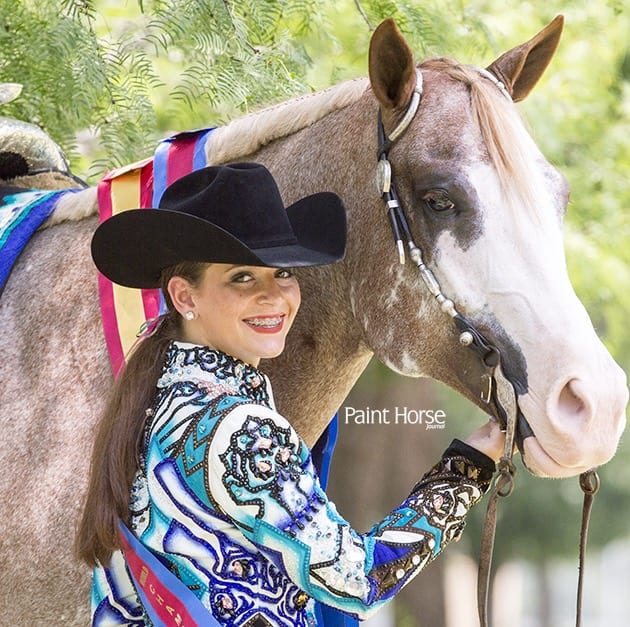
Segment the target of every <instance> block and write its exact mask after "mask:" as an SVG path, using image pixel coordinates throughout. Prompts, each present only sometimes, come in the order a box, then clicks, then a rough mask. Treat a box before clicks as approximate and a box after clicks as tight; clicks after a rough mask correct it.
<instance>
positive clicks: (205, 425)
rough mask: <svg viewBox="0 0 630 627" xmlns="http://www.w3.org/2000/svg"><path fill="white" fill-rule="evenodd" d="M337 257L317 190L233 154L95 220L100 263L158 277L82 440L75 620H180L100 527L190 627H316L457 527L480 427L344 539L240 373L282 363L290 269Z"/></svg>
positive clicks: (357, 606) (280, 423)
mask: <svg viewBox="0 0 630 627" xmlns="http://www.w3.org/2000/svg"><path fill="white" fill-rule="evenodd" d="M344 250H345V213H344V209H343V205H342V203H341V201H340V199H339V198H338V197H337V196H336V195H334V194H331V193H320V194H315V195H312V196H308V197H306V198H303V199H302V200H300V201H299V202H297V203H295V204H294V205H292V206H290V207H288V208H286V209H285V207H284V205H283V203H282V200H281V197H280V194H279V191H278V189H277V186H276V184H275V181H274V180H273V178H272V176H271V174H270V173H269V172H268V171H267V170H266V169H265V168H264V167H263V166H261V165H258V164H247V163H242V164H233V165H229V166H218V167H209V168H205V169H203V170H199V171H197V172H194V173H192V174H190V175H188V176H186V177H184V178H182V179H180V180H178V181H177V182H175V183H174V184H173V185H171V186H170V187H169V188H168V189H167V190H166V192H165V194H164V196H163V198H162V200H161V201H160V210H153V211H146V210H137V211H130V212H126V213H123V214H121V215H118V216H115V217H113V218H110V219H109V220H107V221H106V222H104V223H103V224H102V225H101V226H100V227H99V228H98V229H97V231H96V233H95V235H94V239H93V242H92V254H93V257H94V260H95V263H96V265H97V267H98V268H99V270H100V271H101V272H102V273H103V274H105V275H106V276H107V277H108V278H110V279H111V280H113V281H114V282H116V283H119V284H122V285H126V286H129V287H135V288H154V287H157V286H161V288H162V291H163V294H164V298H165V302H166V307H167V313H166V314H165V315H164V316H162V318H161V319H160V320H159V322H158V323H157V325H156V327H155V329H154V330H153V332H152V333H150V334H148V337H145V338H144V339H143V340H142V341H141V342H140V343H139V344H138V346H137V347H136V348H135V349H134V351H133V352H132V354H131V356H130V358H129V360H128V363H127V365H126V367H125V369H124V370H123V372H122V374H121V376H120V377H119V379H118V380H117V382H116V384H115V386H114V390H113V394H112V397H111V399H110V401H109V404H108V406H107V409H106V411H105V414H104V417H103V419H102V423H101V425H100V428H99V432H98V434H97V438H96V443H95V449H94V454H93V459H92V471H91V479H90V484H89V489H88V495H87V501H86V505H85V509H84V513H83V518H82V521H81V525H80V529H79V533H78V537H77V551H78V554H79V556H80V557H81V558H82V559H83V560H84V561H86V562H87V563H88V564H90V565H91V566H94V567H95V570H94V583H93V593H92V611H93V624H94V625H99V626H100V625H115V624H127V625H142V624H146V623H150V621H155V620H156V619H155V617H154V615H153V614H152V612H153V611H154V608H152V607H149V606H150V605H151V606H153V605H158V606H159V605H160V604H161V606H162V610H161V611H162V612H163V611H164V606H167V607H169V608H170V613H169V616H171V619H168V618H167V619H166V620H165V621H164V622H165V623H166V624H174V625H182V624H186V621H185V620H184V619H183V618H182V616H181V615H180V614H179V613H178V612H177V610H176V609H173V608H174V602H171V601H168V600H167V601H164V598H163V595H161V593H159V592H156V589H157V588H156V587H155V586H158V584H155V586H153V584H151V583H149V584H147V577H149V576H152V575H147V573H148V572H149V571H150V566H146V567H145V566H143V565H144V564H145V562H141V564H140V566H139V565H138V564H136V559H135V555H136V554H135V553H133V551H130V550H129V549H128V547H127V541H126V540H125V539H124V538H125V536H124V534H125V532H124V527H122V528H121V529H122V534H123V535H122V536H121V535H120V532H119V526H118V524H119V519H121V520H122V521H124V522H125V523H126V524H128V525H129V527H130V528H131V530H132V532H133V533H132V537H131V542H135V540H134V539H135V538H139V539H140V540H141V544H140V546H139V548H138V551H140V554H141V555H144V554H145V553H147V551H146V549H147V548H148V549H149V552H148V553H147V556H148V557H147V559H149V558H150V557H151V556H153V557H155V556H158V557H159V562H161V563H162V564H164V565H165V566H167V569H168V571H169V572H168V573H167V575H166V576H172V575H173V574H174V575H175V576H176V577H177V579H178V580H179V581H178V582H177V584H178V585H180V582H183V583H185V584H186V586H185V588H184V590H183V592H184V593H186V594H190V591H192V593H193V594H194V598H193V599H192V600H191V602H189V601H185V602H183V601H182V605H187V607H191V605H194V606H195V608H196V609H198V607H201V610H202V612H203V613H204V615H205V619H203V620H202V621H201V623H200V624H206V625H207V624H219V625H239V626H240V625H247V626H257V627H258V626H265V625H272V626H290V627H295V626H298V625H316V624H323V619H322V616H323V614H324V613H325V611H326V610H325V609H322V608H323V607H324V606H329V607H333V608H337V609H339V610H342V611H343V612H344V613H345V614H347V615H350V616H354V617H357V618H365V617H366V616H368V615H369V614H371V613H373V612H374V611H376V610H377V609H378V608H380V607H381V606H382V605H383V604H384V603H385V602H386V601H387V600H388V599H390V598H391V597H392V596H393V595H395V594H396V593H397V592H398V591H399V590H400V589H401V588H402V586H403V585H405V584H406V583H407V582H408V581H409V580H410V579H411V578H412V577H413V576H414V575H415V574H416V573H417V572H418V571H419V570H421V569H422V568H423V567H424V566H425V565H426V564H427V563H428V562H429V561H430V560H432V559H433V558H434V557H435V556H436V555H437V554H438V552H439V551H440V550H441V549H442V548H443V547H444V546H445V544H446V543H447V542H449V541H450V540H452V539H454V538H456V537H457V536H458V535H459V533H460V532H461V529H462V528H463V519H464V516H465V513H466V512H467V510H468V509H469V508H470V507H471V506H472V505H473V504H474V503H476V502H477V501H478V500H479V499H480V498H481V496H482V494H483V493H484V492H485V491H486V490H487V488H488V486H489V483H490V480H491V476H492V473H493V471H494V461H493V459H494V460H496V459H498V457H499V456H500V454H501V450H502V446H503V443H502V436H501V434H500V432H499V429H498V426H497V425H496V424H493V423H488V424H487V425H485V426H484V427H482V428H480V429H478V430H477V431H476V432H475V433H474V434H473V435H472V436H471V437H470V438H469V439H468V443H464V442H460V441H457V440H456V441H454V442H453V444H452V445H451V446H450V447H449V449H448V450H447V451H446V453H445V454H444V456H443V457H442V459H441V460H440V461H439V462H438V464H437V465H436V466H435V467H434V468H432V469H431V470H430V471H429V472H428V473H427V474H426V475H425V476H424V477H423V478H422V479H421V480H420V482H419V483H418V484H417V485H416V486H415V487H414V488H413V490H412V492H411V494H410V495H409V497H408V498H407V499H406V500H405V502H404V503H402V504H401V505H400V506H399V507H398V508H396V509H395V510H394V511H393V512H392V513H391V514H390V515H389V516H387V517H386V518H385V519H384V520H383V521H381V522H380V523H378V524H377V525H375V526H374V528H373V529H372V530H371V531H370V532H369V533H366V534H363V535H361V534H358V533H357V532H355V531H354V530H353V529H351V528H350V525H349V524H348V523H347V522H346V521H345V520H344V519H343V518H341V517H340V516H339V514H338V513H337V511H336V509H335V507H334V505H333V504H332V503H331V502H330V501H329V500H328V499H327V497H326V494H325V493H324V492H323V490H322V489H321V487H320V484H319V481H318V478H317V473H316V471H315V469H314V467H313V464H312V460H311V456H310V453H309V450H308V448H307V447H306V445H305V444H304V442H302V441H301V440H300V438H299V436H298V435H297V433H296V432H295V430H294V429H293V428H292V427H291V424H290V423H289V422H288V421H287V420H286V419H285V418H283V417H282V416H281V415H279V414H278V413H277V412H276V411H275V410H274V404H273V396H272V393H271V386H270V383H269V381H268V380H267V378H266V377H265V376H264V375H263V374H262V373H261V372H260V371H258V370H257V366H258V363H259V361H260V359H261V358H272V357H275V356H277V355H279V354H280V353H281V352H282V350H283V348H284V342H285V338H286V335H287V333H288V331H289V329H290V327H291V324H292V322H293V319H294V317H295V315H296V312H297V310H298V307H299V304H300V291H299V286H298V283H297V280H296V278H295V276H294V275H293V273H292V271H291V270H290V268H293V267H297V266H310V265H318V264H325V263H332V262H335V261H338V260H339V259H341V258H342V257H343V254H344ZM121 548H125V556H123V554H122V553H121V551H120V549H121ZM125 560H126V561H127V564H126V563H125ZM147 563H148V562H147ZM127 566H128V567H129V568H127ZM158 567H160V566H159V565H158ZM143 568H144V570H142V569H143ZM160 568H161V567H160ZM134 569H135V580H133V579H132V577H131V576H130V572H132V573H133V572H134ZM143 579H144V581H143ZM169 589H170V590H172V588H169V585H168V584H165V585H164V586H163V591H164V594H166V593H167V592H168V590H169ZM147 590H149V591H150V594H149V593H148V592H147ZM136 592H138V594H140V596H141V598H142V599H143V602H144V607H143V604H142V603H141V602H140V601H139V599H138V596H137V594H136ZM147 594H149V596H151V595H153V598H152V599H151V598H147ZM143 595H144V596H143ZM198 599H199V600H200V601H201V604H199V603H198ZM197 606H198V607H197ZM157 610H158V611H159V610H160V607H158V608H157ZM150 617H151V618H150Z"/></svg>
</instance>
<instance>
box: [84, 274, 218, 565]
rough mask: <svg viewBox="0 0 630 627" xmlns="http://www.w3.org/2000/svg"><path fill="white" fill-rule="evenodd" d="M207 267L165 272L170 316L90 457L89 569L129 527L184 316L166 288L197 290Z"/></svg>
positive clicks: (145, 344) (125, 380) (121, 388)
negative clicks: (151, 422)
mask: <svg viewBox="0 0 630 627" xmlns="http://www.w3.org/2000/svg"><path fill="white" fill-rule="evenodd" d="M207 266H208V264H205V263H194V262H183V263H180V264H178V265H176V266H172V267H170V268H167V269H166V270H164V271H163V272H162V276H161V280H160V283H161V287H162V293H163V294H164V299H165V301H166V306H167V310H168V313H167V314H165V316H164V318H163V319H162V321H161V322H160V324H159V326H158V327H157V329H156V330H155V332H154V333H153V334H152V335H150V336H149V337H146V338H145V339H143V340H141V341H140V342H139V343H138V344H137V345H136V347H135V348H134V349H133V351H132V352H131V354H130V355H129V356H128V359H127V363H126V364H125V367H124V368H123V370H122V371H121V373H120V375H119V377H118V379H117V380H116V381H115V383H114V386H113V388H112V391H111V395H110V397H109V400H108V402H107V405H106V406H105V411H104V412H103V415H102V416H101V420H100V422H99V425H98V430H97V433H96V439H95V441H94V448H93V451H92V461H91V465H90V478H89V483H88V489H87V495H86V498H85V503H84V508H83V514H82V517H81V520H80V522H79V528H78V530H77V535H76V540H75V551H76V554H77V557H78V558H79V559H80V560H82V561H84V562H86V563H87V564H88V565H89V566H96V564H97V563H101V564H103V565H105V566H107V565H108V564H109V562H110V559H111V555H112V552H113V551H115V550H117V549H119V548H120V542H119V539H118V519H121V520H123V521H124V522H125V523H129V495H130V491H131V484H132V482H133V478H134V476H135V474H136V472H137V470H138V469H139V466H140V462H139V460H140V458H141V455H142V452H143V451H142V446H143V439H144V438H143V435H144V428H145V423H146V417H147V409H149V408H150V407H151V406H152V405H153V401H154V398H155V394H156V384H157V380H158V378H159V377H160V374H161V369H162V363H163V362H164V357H165V355H166V350H167V348H168V345H169V343H170V342H171V341H172V340H176V339H181V322H182V318H181V316H180V314H179V313H178V312H177V311H176V310H175V308H174V307H173V303H172V302H171V299H170V297H169V294H168V290H167V286H168V283H169V281H170V279H171V278H172V277H175V276H180V277H182V278H184V279H186V280H187V281H189V282H190V283H191V284H192V285H193V286H198V285H199V283H200V281H201V279H202V276H203V273H204V271H205V269H206V268H207Z"/></svg>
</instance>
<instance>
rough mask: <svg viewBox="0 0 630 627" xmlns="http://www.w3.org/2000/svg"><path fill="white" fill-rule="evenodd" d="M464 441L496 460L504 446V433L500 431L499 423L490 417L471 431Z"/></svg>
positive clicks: (501, 453)
mask: <svg viewBox="0 0 630 627" xmlns="http://www.w3.org/2000/svg"><path fill="white" fill-rule="evenodd" d="M465 442H466V444H469V445H470V446H472V447H474V448H476V449H477V450H478V451H481V452H482V453H485V454H486V455H487V456H488V457H490V458H491V459H493V460H494V461H495V462H498V461H499V459H500V458H501V456H502V455H503V449H504V447H505V433H502V432H501V427H500V426H499V423H498V422H496V420H494V419H491V420H488V422H486V424H485V425H483V426H481V427H479V428H478V429H477V430H476V431H474V432H473V433H471V434H470V436H468V438H466V440H465Z"/></svg>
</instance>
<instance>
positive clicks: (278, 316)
mask: <svg viewBox="0 0 630 627" xmlns="http://www.w3.org/2000/svg"><path fill="white" fill-rule="evenodd" d="M181 280H182V281H185V280H183V279H181ZM186 283H187V282H186ZM188 286H189V287H188V289H189V290H190V292H189V298H190V305H191V306H190V307H189V308H188V309H186V310H190V309H191V310H192V311H193V312H194V313H195V318H194V320H186V318H184V335H185V338H184V339H185V340H186V341H189V342H193V343H195V344H202V345H205V346H210V347H212V348H215V349H217V350H220V351H223V352H224V353H227V354H228V355H231V356H232V357H236V358H237V359H240V360H242V361H244V362H246V363H248V364H251V365H253V366H257V365H258V362H259V361H260V359H265V358H271V357H277V356H278V355H279V354H280V353H281V352H282V351H283V350H284V343H285V339H286V336H287V333H288V332H289V329H290V328H291V325H292V324H293V320H294V319H295V314H296V313H297V310H298V308H299V306H300V286H299V285H298V282H297V279H296V277H295V276H294V275H293V273H292V271H291V270H288V269H286V268H268V267H259V266H235V265H230V264H222V263H213V264H210V265H208V267H207V268H206V270H205V272H204V274H203V276H202V279H201V281H200V283H199V285H197V286H196V287H195V286H193V285H191V284H190V283H188ZM169 291H170V288H169ZM180 313H184V314H185V311H183V312H180Z"/></svg>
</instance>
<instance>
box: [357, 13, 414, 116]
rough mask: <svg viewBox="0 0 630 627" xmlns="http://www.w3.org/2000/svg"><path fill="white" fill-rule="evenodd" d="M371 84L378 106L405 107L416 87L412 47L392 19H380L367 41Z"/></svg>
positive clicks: (388, 107)
mask: <svg viewBox="0 0 630 627" xmlns="http://www.w3.org/2000/svg"><path fill="white" fill-rule="evenodd" d="M368 64H369V70H370V83H371V84H372V90H373V91H374V95H375V96H376V98H377V100H378V101H379V102H380V103H381V106H382V107H383V108H386V109H390V108H399V107H406V106H407V104H408V102H409V99H410V98H411V95H412V93H413V90H414V88H415V86H416V69H415V65H414V62H413V53H412V52H411V48H409V45H408V44H407V42H406V41H405V38H404V37H403V36H402V35H401V33H400V31H399V30H398V27H397V26H396V22H394V20H393V19H392V18H389V19H387V20H385V21H384V22H381V23H380V24H379V26H378V27H377V29H376V30H375V31H374V33H373V35H372V39H371V40H370V52H369V57H368Z"/></svg>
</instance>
